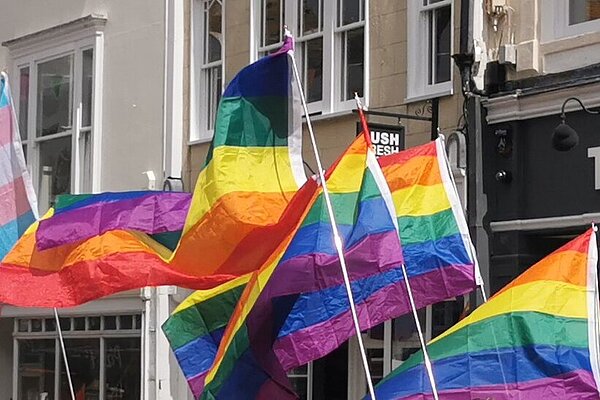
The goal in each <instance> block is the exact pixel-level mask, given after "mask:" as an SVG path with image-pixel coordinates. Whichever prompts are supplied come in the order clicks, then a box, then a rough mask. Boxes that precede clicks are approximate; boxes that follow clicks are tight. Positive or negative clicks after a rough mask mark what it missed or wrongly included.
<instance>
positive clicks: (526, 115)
mask: <svg viewBox="0 0 600 400" xmlns="http://www.w3.org/2000/svg"><path fill="white" fill-rule="evenodd" d="M599 82H600V66H598V67H589V68H586V69H583V70H578V71H570V72H568V73H562V74H560V75H547V76H542V77H538V78H531V79H527V80H523V81H518V82H507V83H506V84H504V86H503V88H502V89H503V90H502V91H501V92H499V93H497V94H494V95H490V96H488V97H486V98H483V99H481V98H479V97H478V98H476V99H471V100H470V105H471V107H470V110H471V111H472V112H471V115H470V123H471V124H478V125H476V126H473V125H471V127H470V129H469V140H470V143H469V168H470V171H469V172H470V175H469V177H470V182H469V190H470V193H469V207H471V206H472V207H473V209H470V215H469V217H470V225H471V228H472V231H473V232H472V233H474V236H475V237H476V240H477V242H478V243H477V247H478V250H480V251H479V256H480V258H481V257H485V260H484V261H483V262H482V264H483V265H484V275H488V277H487V278H488V281H489V283H490V288H491V291H492V292H495V291H497V290H498V289H499V288H501V287H502V286H504V285H505V284H506V283H508V282H509V281H510V280H512V279H513V278H514V277H515V276H517V275H518V274H519V273H521V272H522V271H524V270H525V269H526V268H528V267H529V266H531V265H532V264H533V263H534V262H536V261H538V260H539V259H541V258H542V257H544V256H546V255H547V254H549V253H550V252H552V251H553V250H555V249H556V248H558V247H559V246H560V245H562V244H564V243H566V242H567V241H568V240H569V239H571V238H572V237H573V236H575V235H576V234H578V233H581V232H583V231H584V230H585V229H586V228H587V227H588V226H589V224H590V223H591V222H592V221H597V222H600V115H590V114H588V113H586V112H584V111H583V110H582V109H581V107H580V106H579V104H578V103H577V102H575V101H569V102H568V104H567V108H566V109H567V111H568V112H567V113H566V118H567V120H566V122H567V124H568V125H569V126H571V127H572V128H573V129H574V130H575V131H576V132H577V134H578V140H579V142H578V144H577V146H575V147H573V148H572V149H570V150H569V151H558V150H557V149H556V148H555V147H553V142H552V139H553V134H554V131H555V128H556V127H557V125H558V124H560V123H561V118H560V107H561V105H562V103H563V102H564V100H566V99H567V98H569V97H572V96H575V97H581V98H582V101H583V103H584V104H586V103H587V104H586V105H588V106H596V107H597V105H598V104H600V83H599ZM595 93H598V95H597V96H596V95H595ZM596 97H598V98H597V99H596ZM477 107H479V109H477ZM592 108H593V107H592ZM478 116H479V118H477V117H478ZM474 135H478V136H477V138H475V137H474ZM475 142H476V143H475ZM477 161H478V162H477ZM482 250H483V251H482ZM486 272H487V273H486Z"/></svg>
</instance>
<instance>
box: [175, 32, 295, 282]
mask: <svg viewBox="0 0 600 400" xmlns="http://www.w3.org/2000/svg"><path fill="white" fill-rule="evenodd" d="M292 50H293V40H292V38H291V37H287V38H286V40H285V42H284V45H283V47H282V48H281V49H280V50H279V51H278V52H276V53H275V54H272V55H269V56H267V57H264V58H262V59H260V60H258V61H257V62H255V63H254V64H251V65H249V66H247V67H246V68H244V69H243V70H242V71H240V73H239V74H238V75H237V76H236V77H235V78H233V80H232V81H231V83H230V84H229V86H228V87H227V89H225V92H224V93H223V97H222V99H221V103H220V104H219V109H218V111H217V120H216V124H215V133H214V139H213V142H212V145H211V148H210V150H209V154H208V157H207V160H206V166H205V168H204V169H203V170H202V171H201V172H200V176H199V177H198V181H197V183H196V188H195V190H194V194H193V198H192V204H191V207H190V211H189V214H188V216H187V220H186V223H185V227H184V229H183V236H182V238H181V241H180V243H179V246H178V248H177V250H176V252H175V253H174V256H173V259H172V263H174V264H176V265H177V266H178V269H181V270H183V271H195V270H199V269H201V270H202V271H204V273H205V274H234V275H243V274H244V273H246V272H250V271H253V270H255V269H256V268H257V267H258V266H259V265H261V264H262V262H263V261H264V259H265V257H266V256H268V255H269V254H270V253H272V251H273V250H274V249H275V247H276V245H277V244H278V243H279V242H280V241H281V239H282V238H284V237H285V235H286V234H287V232H285V231H281V230H280V229H278V222H279V220H280V217H281V216H282V214H283V212H284V210H285V208H286V207H287V206H288V203H289V202H290V199H291V198H292V197H293V195H294V193H296V191H297V190H298V188H299V187H300V186H301V185H302V184H303V183H304V182H305V180H306V177H305V175H304V166H303V164H302V156H301V142H302V121H301V116H302V111H301V108H300V103H299V96H298V93H297V91H298V89H297V84H296V82H295V80H294V75H293V72H292V64H291V62H292V61H291V55H290V54H289V52H290V51H292ZM265 234H267V235H268V236H269V237H270V239H272V240H264V238H265ZM199 254H200V255H201V257H198V255H199Z"/></svg>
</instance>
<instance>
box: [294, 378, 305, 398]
mask: <svg viewBox="0 0 600 400" xmlns="http://www.w3.org/2000/svg"><path fill="white" fill-rule="evenodd" d="M289 379H290V382H291V384H292V387H293V388H294V392H296V394H297V395H298V398H299V399H300V400H305V399H308V378H305V377H293V378H289Z"/></svg>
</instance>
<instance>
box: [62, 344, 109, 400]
mask: <svg viewBox="0 0 600 400" xmlns="http://www.w3.org/2000/svg"><path fill="white" fill-rule="evenodd" d="M65 349H66V351H67V355H68V357H69V370H70V371H71V380H72V381H73V389H74V390H75V398H76V399H85V400H98V399H99V398H100V339H97V338H96V339H66V340H65ZM60 361H61V363H60V377H59V378H60V384H59V388H60V398H61V399H63V398H64V399H68V398H70V391H69V381H68V379H67V372H66V369H65V365H64V363H63V362H62V358H61V360H60Z"/></svg>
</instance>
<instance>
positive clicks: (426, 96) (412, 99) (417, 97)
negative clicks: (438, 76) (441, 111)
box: [404, 88, 454, 104]
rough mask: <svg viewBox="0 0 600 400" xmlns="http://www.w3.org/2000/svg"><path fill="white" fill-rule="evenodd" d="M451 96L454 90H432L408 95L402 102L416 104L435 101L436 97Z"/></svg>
mask: <svg viewBox="0 0 600 400" xmlns="http://www.w3.org/2000/svg"><path fill="white" fill-rule="evenodd" d="M453 94H454V90H453V89H452V88H449V89H443V90H432V91H431V92H428V93H423V94H412V95H409V96H407V97H406V98H405V99H404V102H405V103H407V104H408V103H416V102H418V101H423V100H431V99H435V98H436V97H444V96H452V95H453Z"/></svg>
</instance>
